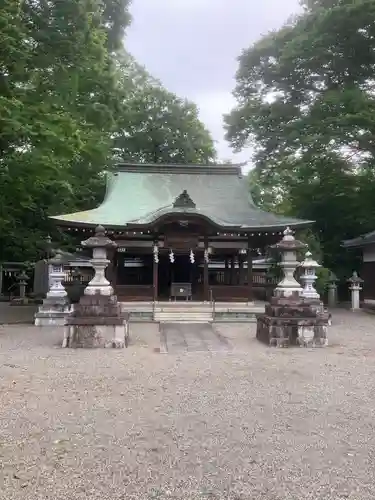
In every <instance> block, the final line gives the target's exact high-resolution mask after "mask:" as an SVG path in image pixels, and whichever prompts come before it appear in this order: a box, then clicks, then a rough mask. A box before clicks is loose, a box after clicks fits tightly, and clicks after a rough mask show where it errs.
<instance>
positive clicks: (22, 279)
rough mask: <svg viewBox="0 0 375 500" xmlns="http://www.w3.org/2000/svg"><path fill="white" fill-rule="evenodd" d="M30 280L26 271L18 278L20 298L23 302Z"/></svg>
mask: <svg viewBox="0 0 375 500" xmlns="http://www.w3.org/2000/svg"><path fill="white" fill-rule="evenodd" d="M28 280H29V277H28V275H27V274H26V272H25V270H22V271H21V272H20V273H19V275H18V276H17V281H18V286H19V297H20V299H21V300H22V301H23V300H24V299H25V296H26V285H27V282H28Z"/></svg>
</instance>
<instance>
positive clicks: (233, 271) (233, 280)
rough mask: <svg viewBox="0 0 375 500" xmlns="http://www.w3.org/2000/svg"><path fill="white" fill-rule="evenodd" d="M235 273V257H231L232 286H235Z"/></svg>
mask: <svg viewBox="0 0 375 500" xmlns="http://www.w3.org/2000/svg"><path fill="white" fill-rule="evenodd" d="M235 272H236V268H235V261H234V257H231V259H230V284H231V285H235Z"/></svg>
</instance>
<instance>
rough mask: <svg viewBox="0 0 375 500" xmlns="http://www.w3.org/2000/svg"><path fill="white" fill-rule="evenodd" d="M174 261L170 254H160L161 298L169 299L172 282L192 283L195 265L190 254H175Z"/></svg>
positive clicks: (159, 295) (159, 291)
mask: <svg viewBox="0 0 375 500" xmlns="http://www.w3.org/2000/svg"><path fill="white" fill-rule="evenodd" d="M174 259H175V260H174V262H173V263H172V262H171V261H170V257H169V254H160V255H159V267H158V297H159V300H169V298H170V290H171V283H192V280H193V274H194V273H193V267H194V264H191V262H190V257H189V255H188V254H175V255H174Z"/></svg>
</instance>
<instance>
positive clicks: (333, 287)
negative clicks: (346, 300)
mask: <svg viewBox="0 0 375 500" xmlns="http://www.w3.org/2000/svg"><path fill="white" fill-rule="evenodd" d="M338 281H339V280H338V279H337V276H336V275H335V274H334V273H333V272H332V271H331V272H330V275H329V279H328V284H327V288H328V307H330V308H331V309H333V308H335V307H336V306H337V282H338Z"/></svg>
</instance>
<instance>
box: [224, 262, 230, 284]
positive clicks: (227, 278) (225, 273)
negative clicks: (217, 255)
mask: <svg viewBox="0 0 375 500" xmlns="http://www.w3.org/2000/svg"><path fill="white" fill-rule="evenodd" d="M224 262H225V269H224V285H228V283H229V260H228V258H227V257H225V259H224Z"/></svg>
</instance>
